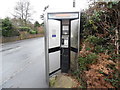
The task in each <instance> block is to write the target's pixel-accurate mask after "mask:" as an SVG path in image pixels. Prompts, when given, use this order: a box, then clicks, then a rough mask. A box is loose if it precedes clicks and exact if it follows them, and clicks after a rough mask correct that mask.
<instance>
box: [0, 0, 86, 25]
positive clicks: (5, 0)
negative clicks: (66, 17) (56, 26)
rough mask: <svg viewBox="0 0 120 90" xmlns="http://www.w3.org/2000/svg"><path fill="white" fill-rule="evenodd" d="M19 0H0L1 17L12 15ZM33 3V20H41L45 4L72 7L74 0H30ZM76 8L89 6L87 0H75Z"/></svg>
mask: <svg viewBox="0 0 120 90" xmlns="http://www.w3.org/2000/svg"><path fill="white" fill-rule="evenodd" d="M18 1H19V0H1V1H0V18H5V17H11V18H12V13H14V7H15V6H16V2H18ZM28 1H30V3H31V6H32V8H33V10H34V11H35V13H33V16H32V18H33V21H32V22H34V21H39V22H40V23H41V22H42V20H41V19H40V15H41V14H42V13H43V9H44V7H45V6H47V5H49V6H50V8H53V9H54V8H72V6H73V0H28ZM75 1H76V8H81V9H83V8H85V7H86V6H87V0H75Z"/></svg>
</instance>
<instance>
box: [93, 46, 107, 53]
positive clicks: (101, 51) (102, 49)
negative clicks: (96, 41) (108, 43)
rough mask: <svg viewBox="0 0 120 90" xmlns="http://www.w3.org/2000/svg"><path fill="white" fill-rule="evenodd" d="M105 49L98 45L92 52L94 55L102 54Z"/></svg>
mask: <svg viewBox="0 0 120 90" xmlns="http://www.w3.org/2000/svg"><path fill="white" fill-rule="evenodd" d="M105 50H106V49H105V48H104V47H102V46H100V45H97V46H95V50H94V52H95V53H103V52H105Z"/></svg>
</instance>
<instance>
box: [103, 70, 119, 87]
mask: <svg viewBox="0 0 120 90" xmlns="http://www.w3.org/2000/svg"><path fill="white" fill-rule="evenodd" d="M112 75H113V77H112V78H109V77H106V78H104V80H105V81H107V82H110V83H111V84H112V85H113V86H114V87H116V88H120V83H119V82H120V78H119V77H120V73H119V71H118V70H117V71H115V72H113V73H112Z"/></svg>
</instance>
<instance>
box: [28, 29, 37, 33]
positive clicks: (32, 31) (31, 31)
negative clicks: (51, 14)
mask: <svg viewBox="0 0 120 90" xmlns="http://www.w3.org/2000/svg"><path fill="white" fill-rule="evenodd" d="M29 33H30V34H37V33H38V32H37V31H35V30H30V31H29Z"/></svg>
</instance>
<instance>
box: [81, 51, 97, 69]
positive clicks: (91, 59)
mask: <svg viewBox="0 0 120 90" xmlns="http://www.w3.org/2000/svg"><path fill="white" fill-rule="evenodd" d="M97 58H98V56H97V55H96V54H95V53H90V54H88V55H87V56H84V57H82V56H81V57H79V66H80V71H84V70H87V69H88V65H89V64H93V63H96V62H97Z"/></svg>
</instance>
